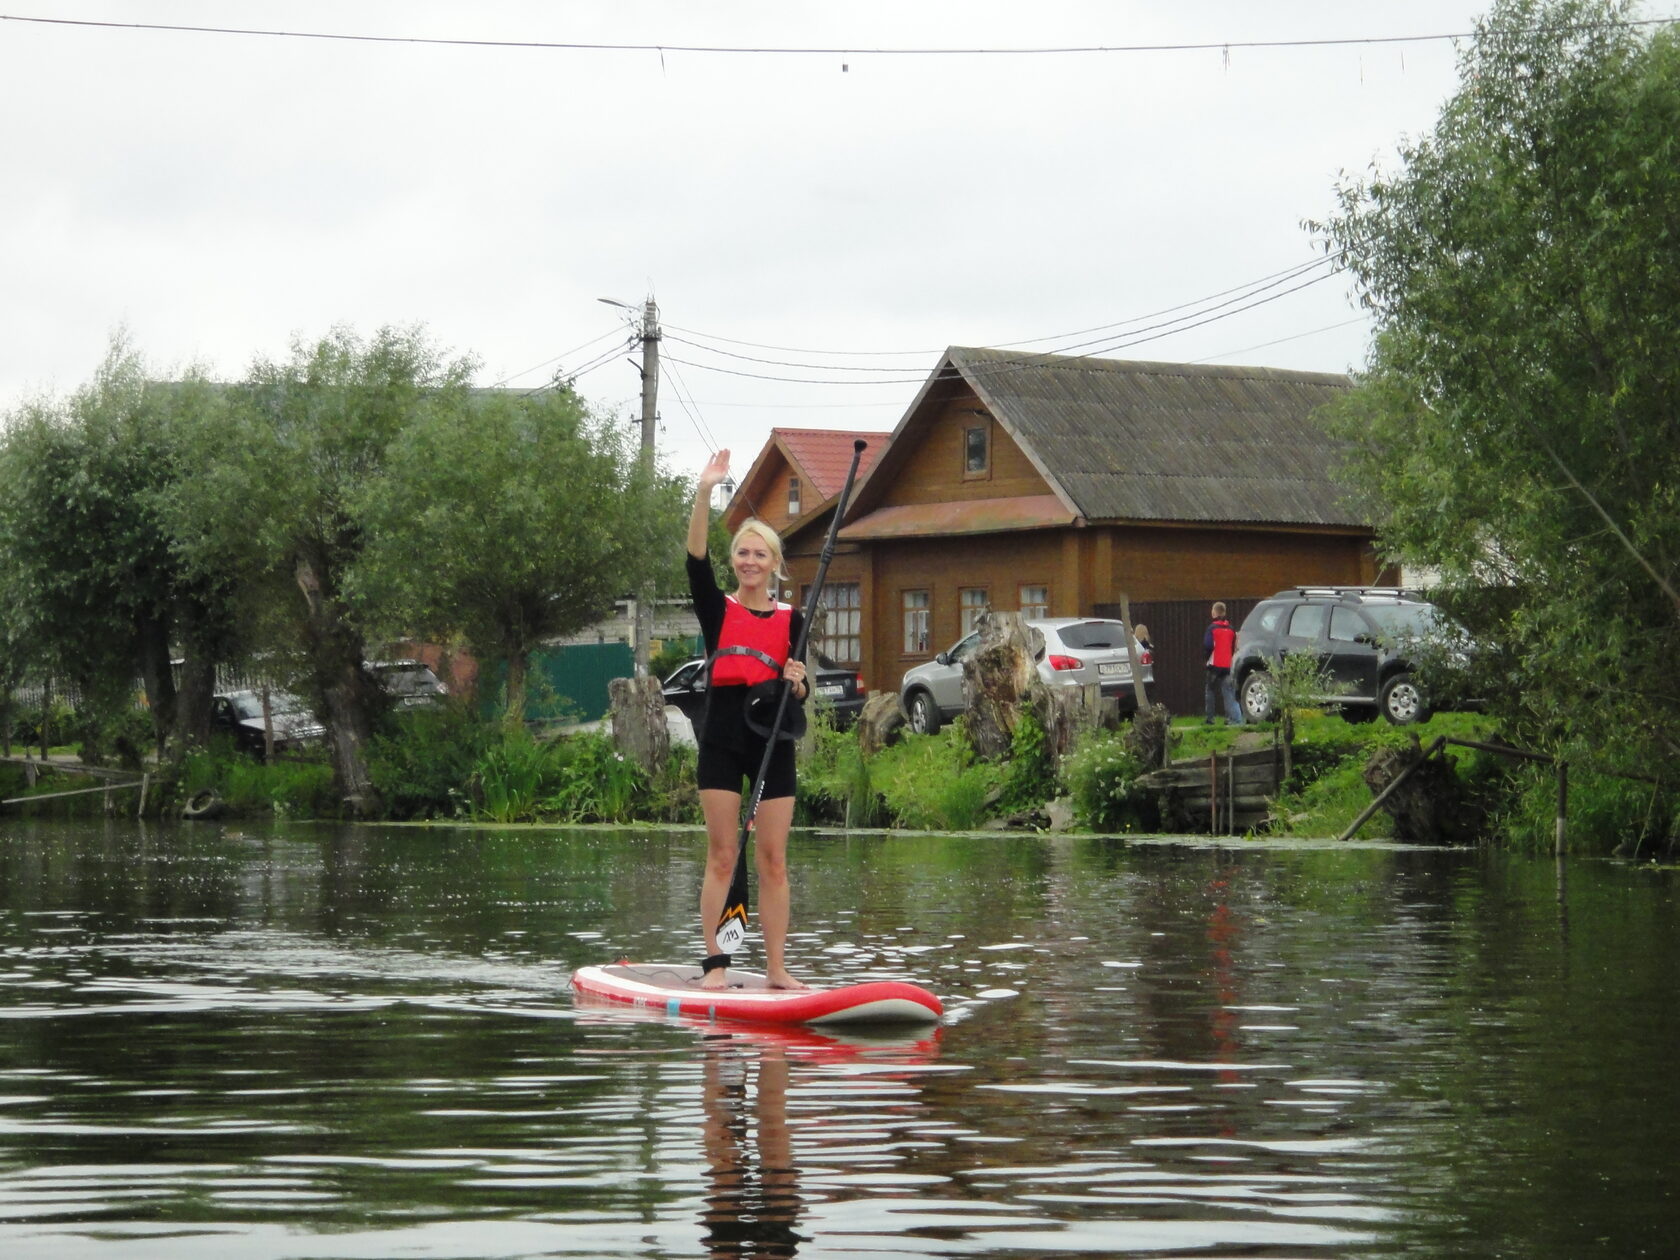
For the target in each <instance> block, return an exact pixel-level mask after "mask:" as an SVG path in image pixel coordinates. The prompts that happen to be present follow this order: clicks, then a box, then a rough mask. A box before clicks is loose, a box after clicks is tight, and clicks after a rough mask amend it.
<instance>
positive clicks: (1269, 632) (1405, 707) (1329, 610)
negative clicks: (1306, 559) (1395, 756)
mask: <svg viewBox="0 0 1680 1260" xmlns="http://www.w3.org/2000/svg"><path fill="white" fill-rule="evenodd" d="M1455 637H1457V631H1456V628H1455V627H1453V625H1452V623H1451V622H1450V621H1448V620H1447V618H1446V617H1445V616H1444V615H1443V614H1442V613H1441V611H1440V610H1439V609H1437V608H1436V607H1435V605H1434V604H1431V603H1430V602H1429V601H1428V600H1426V599H1424V598H1422V597H1421V596H1420V595H1419V594H1418V593H1417V592H1416V591H1411V590H1405V589H1402V588H1400V587H1393V586H1300V587H1296V588H1294V589H1292V590H1287V591H1279V592H1278V593H1277V594H1276V595H1273V596H1272V597H1271V598H1270V599H1266V600H1262V601H1261V602H1260V603H1259V604H1257V605H1255V607H1254V611H1253V612H1251V613H1249V614H1248V616H1247V617H1246V618H1245V619H1244V620H1243V623H1242V629H1241V630H1239V631H1238V632H1237V647H1236V652H1235V654H1234V655H1233V656H1232V658H1231V678H1232V682H1233V684H1234V685H1235V687H1236V689H1237V698H1238V700H1239V701H1240V702H1241V704H1242V709H1243V717H1244V718H1245V719H1246V720H1247V721H1250V722H1265V721H1269V720H1270V719H1271V717H1272V716H1273V710H1274V709H1275V707H1276V706H1275V704H1274V702H1273V698H1272V687H1271V682H1272V678H1271V675H1270V674H1269V673H1268V672H1267V670H1268V669H1269V668H1270V666H1271V663H1272V662H1273V661H1275V660H1277V659H1278V658H1279V657H1280V656H1287V655H1289V654H1290V653H1300V652H1306V653H1309V654H1310V655H1312V656H1314V657H1316V658H1317V659H1318V660H1319V661H1320V662H1321V663H1322V664H1323V667H1324V670H1325V672H1326V673H1327V674H1328V675H1329V677H1330V679H1331V680H1332V682H1334V683H1336V684H1339V687H1338V689H1337V690H1336V692H1335V693H1334V694H1333V695H1326V696H1323V697H1321V699H1322V700H1323V702H1324V703H1325V704H1326V705H1327V706H1333V707H1335V708H1337V709H1339V710H1340V711H1341V715H1342V716H1343V717H1344V718H1346V719H1347V720H1348V721H1350V722H1365V721H1369V720H1370V719H1371V718H1373V717H1375V716H1376V715H1377V714H1378V713H1381V714H1382V715H1383V716H1384V717H1385V718H1387V719H1388V720H1389V721H1390V722H1393V723H1394V724H1395V725H1397V726H1405V725H1407V724H1409V723H1412V722H1422V721H1425V720H1426V719H1427V718H1428V717H1429V715H1430V712H1431V705H1430V702H1429V699H1428V697H1427V696H1426V695H1425V694H1424V690H1423V687H1422V686H1421V685H1420V684H1419V682H1418V680H1417V678H1416V676H1415V668H1414V664H1413V661H1412V659H1410V658H1409V657H1408V656H1407V651H1408V648H1411V649H1413V650H1414V652H1415V647H1416V645H1417V644H1418V643H1419V642H1421V641H1424V640H1429V641H1432V642H1441V641H1442V640H1443V638H1445V639H1449V640H1450V639H1452V638H1455ZM1447 651H1448V652H1449V654H1450V655H1453V656H1456V657H1458V658H1460V659H1462V657H1463V649H1462V647H1458V648H1454V647H1451V646H1449V647H1448V648H1447Z"/></svg>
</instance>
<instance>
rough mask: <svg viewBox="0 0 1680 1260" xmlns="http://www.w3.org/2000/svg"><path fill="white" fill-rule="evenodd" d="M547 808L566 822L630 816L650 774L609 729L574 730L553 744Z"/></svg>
mask: <svg viewBox="0 0 1680 1260" xmlns="http://www.w3.org/2000/svg"><path fill="white" fill-rule="evenodd" d="M548 769H549V772H550V775H551V784H550V786H549V788H548V791H547V792H546V794H545V795H544V796H543V798H542V801H541V809H542V812H543V814H545V815H547V816H550V817H554V818H558V819H560V820H562V821H565V822H628V821H629V820H630V819H631V818H632V817H633V816H634V814H635V806H636V804H637V801H638V798H639V797H640V796H641V795H642V794H643V792H644V790H645V788H646V787H647V776H646V775H645V774H643V773H642V769H641V767H640V766H638V765H637V764H636V763H635V762H634V761H631V760H629V759H628V758H626V757H625V756H624V754H623V753H621V752H619V751H618V749H617V748H616V747H615V746H614V745H613V742H612V740H610V739H608V738H607V737H606V736H605V735H600V734H594V733H587V734H580V735H571V736H568V737H566V738H565V739H562V740H561V741H559V742H558V743H557V744H555V745H554V747H553V752H552V755H551V758H550V762H549V766H548Z"/></svg>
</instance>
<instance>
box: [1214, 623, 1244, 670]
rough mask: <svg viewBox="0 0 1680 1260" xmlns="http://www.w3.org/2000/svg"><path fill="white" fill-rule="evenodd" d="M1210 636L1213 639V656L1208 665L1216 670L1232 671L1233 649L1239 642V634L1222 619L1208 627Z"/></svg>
mask: <svg viewBox="0 0 1680 1260" xmlns="http://www.w3.org/2000/svg"><path fill="white" fill-rule="evenodd" d="M1208 634H1209V635H1211V636H1212V638H1213V655H1212V657H1210V658H1209V660H1208V664H1209V665H1211V666H1213V667H1214V668H1215V669H1230V668H1231V649H1232V648H1233V647H1235V646H1236V642H1237V633H1236V631H1234V630H1232V629H1231V623H1230V622H1229V621H1226V620H1225V618H1223V617H1221V618H1219V620H1217V621H1215V622H1214V623H1213V624H1212V625H1211V626H1209V627H1208Z"/></svg>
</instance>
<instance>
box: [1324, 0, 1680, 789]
mask: <svg viewBox="0 0 1680 1260" xmlns="http://www.w3.org/2000/svg"><path fill="white" fill-rule="evenodd" d="M1630 15H1631V9H1630V8H1629V6H1627V5H1625V4H1622V3H1617V2H1612V0H1547V2H1540V0H1500V2H1499V3H1496V4H1495V5H1494V7H1493V9H1492V10H1491V11H1490V12H1489V14H1488V15H1487V16H1486V17H1485V18H1484V19H1483V21H1482V22H1481V23H1480V24H1479V25H1478V28H1477V31H1476V34H1475V37H1474V39H1473V40H1471V41H1470V42H1469V43H1468V44H1467V45H1466V46H1465V47H1464V49H1463V50H1462V52H1461V54H1460V65H1459V86H1458V89H1457V91H1456V92H1455V93H1454V94H1453V95H1452V97H1451V98H1450V99H1449V100H1448V101H1447V102H1446V104H1445V106H1444V108H1443V110H1442V113H1441V116H1440V119H1439V121H1438V122H1437V124H1436V125H1435V127H1434V129H1433V131H1432V132H1431V133H1430V134H1428V135H1426V136H1424V137H1422V138H1421V139H1419V140H1417V141H1416V142H1413V143H1408V144H1406V145H1405V146H1404V147H1402V148H1401V150H1400V152H1399V163H1398V168H1397V169H1394V170H1392V171H1390V172H1379V173H1376V174H1372V175H1370V176H1369V177H1367V178H1364V179H1358V180H1350V181H1347V182H1345V183H1344V184H1343V186H1342V187H1341V189H1340V207H1339V211H1338V213H1337V214H1336V215H1335V216H1334V217H1332V218H1330V219H1329V220H1328V221H1327V222H1325V223H1322V224H1317V225H1313V226H1315V227H1316V228H1317V229H1318V231H1319V233H1320V235H1321V237H1322V239H1323V241H1324V242H1325V244H1326V246H1327V248H1329V249H1331V250H1332V251H1334V253H1335V254H1336V256H1337V257H1338V258H1339V259H1340V261H1341V265H1342V266H1344V267H1345V268H1347V270H1348V271H1349V272H1351V273H1352V275H1353V276H1354V277H1355V279H1356V280H1357V282H1358V288H1359V292H1360V295H1361V298H1362V300H1363V302H1364V304H1365V305H1366V306H1367V307H1368V308H1369V309H1370V310H1371V311H1372V313H1373V314H1374V316H1375V322H1376V329H1377V333H1376V337H1375V341H1374V349H1373V350H1372V353H1371V358H1370V362H1369V365H1368V369H1367V371H1366V372H1365V373H1364V374H1363V377H1362V380H1361V383H1360V385H1359V388H1358V389H1356V390H1355V391H1354V392H1353V393H1352V395H1351V396H1350V397H1349V399H1348V400H1347V401H1346V403H1345V405H1343V406H1341V407H1340V408H1339V410H1338V414H1337V415H1336V417H1335V422H1336V423H1337V424H1338V425H1339V427H1340V428H1341V429H1342V430H1343V431H1344V432H1345V433H1347V434H1348V435H1349V436H1351V437H1354V438H1356V439H1357V440H1358V441H1359V443H1360V452H1361V453H1360V454H1359V455H1358V456H1357V457H1356V460H1355V467H1354V469H1353V471H1354V473H1355V475H1356V477H1357V479H1358V481H1359V483H1360V484H1362V485H1363V487H1364V488H1365V489H1366V490H1367V491H1368V493H1369V496H1370V503H1371V504H1372V505H1373V510H1374V513H1375V515H1376V519H1377V521H1378V526H1379V535H1380V539H1381V542H1382V544H1383V545H1384V546H1385V547H1386V548H1387V549H1388V550H1389V552H1390V553H1391V554H1392V555H1393V556H1394V557H1396V558H1399V559H1401V560H1404V561H1408V562H1411V563H1414V564H1418V565H1423V566H1429V567H1432V568H1434V569H1436V570H1438V571H1439V573H1440V575H1441V578H1442V582H1443V585H1444V589H1445V592H1446V593H1445V595H1444V597H1443V598H1444V599H1446V600H1449V601H1451V602H1452V603H1453V604H1454V606H1455V608H1456V609H1457V610H1459V611H1460V612H1461V613H1462V614H1463V615H1464V616H1465V617H1466V618H1468V619H1470V620H1471V621H1472V622H1473V625H1472V629H1473V630H1475V631H1476V633H1477V634H1478V636H1479V637H1481V638H1482V639H1483V640H1484V641H1486V642H1488V643H1489V644H1490V645H1493V646H1496V647H1502V648H1504V649H1506V650H1505V651H1504V652H1502V653H1498V652H1496V653H1491V654H1490V656H1492V657H1493V658H1495V659H1502V660H1504V661H1507V662H1510V666H1509V668H1508V669H1507V671H1506V672H1505V673H1504V674H1503V675H1502V676H1501V677H1499V678H1497V679H1494V680H1492V681H1491V684H1490V685H1491V694H1492V699H1493V700H1494V702H1495V703H1496V705H1497V706H1498V707H1499V708H1500V709H1501V711H1502V712H1503V714H1504V715H1505V717H1506V718H1507V719H1508V720H1509V721H1510V722H1511V723H1512V727H1513V733H1516V732H1517V731H1521V732H1522V733H1524V734H1526V735H1527V736H1528V737H1529V738H1531V739H1536V740H1542V741H1547V742H1549V743H1550V744H1551V746H1553V747H1555V748H1558V749H1560V750H1564V751H1568V750H1570V749H1577V750H1580V749H1593V750H1595V751H1596V753H1597V754H1598V755H1600V756H1601V757H1605V758H1617V757H1619V758H1621V759H1622V760H1623V761H1624V762H1637V763H1639V766H1640V768H1641V769H1644V770H1650V769H1653V768H1654V769H1657V770H1658V771H1659V772H1661V773H1664V774H1669V775H1672V774H1673V773H1674V772H1675V771H1676V770H1680V687H1677V686H1676V685H1675V681H1674V679H1675V664H1674V663H1675V661H1676V660H1677V659H1680V33H1677V31H1676V28H1674V27H1672V26H1669V27H1661V28H1656V29H1653V28H1651V27H1648V26H1643V25H1638V24H1635V23H1633V22H1632V21H1631V18H1630Z"/></svg>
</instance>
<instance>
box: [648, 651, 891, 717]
mask: <svg viewBox="0 0 1680 1260" xmlns="http://www.w3.org/2000/svg"><path fill="white" fill-rule="evenodd" d="M815 661H816V664H815V666H814V667H813V668H812V670H811V686H812V690H811V700H810V702H809V705H808V710H807V711H810V712H814V711H815V710H816V709H817V707H818V706H826V707H827V708H828V711H829V713H830V715H831V717H830V720H831V721H833V723H834V726H835V728H836V729H837V730H845V729H846V728H847V727H849V726H851V725H852V723H853V722H856V721H857V716H858V714H859V713H861V712H862V711H863V702H864V701H865V700H867V699H868V698H869V688H868V687H867V686H865V685H864V681H863V679H862V678H861V677H860V676H859V675H858V672H857V670H855V669H847V668H846V667H845V666H844V665H836V664H835V663H834V662H833V661H831V660H830V659H829V658H828V657H826V656H824V655H823V654H822V653H821V652H818V653H817V654H816V656H815ZM664 686H665V703H666V704H674V705H676V706H677V708H678V709H680V710H681V711H682V712H683V713H684V714H685V715H686V716H687V718H688V720H689V721H691V722H693V723H694V724H695V725H696V726H698V725H699V722H700V715H701V714H702V713H704V712H705V709H706V658H705V657H703V656H696V657H694V658H693V659H691V660H687V661H684V662H683V663H682V664H681V665H679V666H677V668H676V669H674V670H672V671H671V674H670V677H668V678H666V680H665V684H664Z"/></svg>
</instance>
